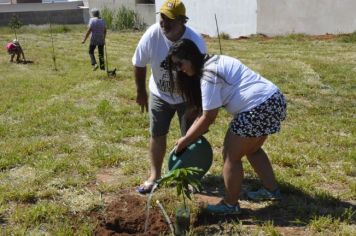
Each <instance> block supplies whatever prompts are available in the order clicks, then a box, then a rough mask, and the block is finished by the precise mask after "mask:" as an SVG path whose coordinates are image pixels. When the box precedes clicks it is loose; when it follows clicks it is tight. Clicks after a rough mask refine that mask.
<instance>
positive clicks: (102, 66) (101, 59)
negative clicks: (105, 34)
mask: <svg viewBox="0 0 356 236" xmlns="http://www.w3.org/2000/svg"><path fill="white" fill-rule="evenodd" d="M98 51H99V65H100V70H105V60H104V45H98Z"/></svg>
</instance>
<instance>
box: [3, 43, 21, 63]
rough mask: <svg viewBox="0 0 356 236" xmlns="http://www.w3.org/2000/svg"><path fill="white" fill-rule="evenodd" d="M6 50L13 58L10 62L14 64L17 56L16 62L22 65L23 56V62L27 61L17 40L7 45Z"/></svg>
mask: <svg viewBox="0 0 356 236" xmlns="http://www.w3.org/2000/svg"><path fill="white" fill-rule="evenodd" d="M6 49H7V53H8V54H9V55H10V56H11V57H10V62H14V57H15V55H16V62H17V63H20V62H21V60H20V59H21V56H22V60H23V62H25V61H26V59H25V54H24V53H23V50H22V47H21V45H20V43H19V41H18V40H17V39H14V40H12V42H9V43H8V44H6Z"/></svg>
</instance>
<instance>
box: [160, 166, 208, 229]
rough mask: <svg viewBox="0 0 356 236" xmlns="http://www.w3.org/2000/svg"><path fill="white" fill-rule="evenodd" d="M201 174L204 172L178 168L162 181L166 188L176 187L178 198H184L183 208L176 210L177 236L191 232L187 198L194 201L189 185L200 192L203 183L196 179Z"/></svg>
mask: <svg viewBox="0 0 356 236" xmlns="http://www.w3.org/2000/svg"><path fill="white" fill-rule="evenodd" d="M201 172H202V170H201V169H198V168H196V167H188V168H178V169H175V170H172V171H170V172H169V173H168V174H167V175H166V176H165V177H163V178H162V179H161V181H160V184H163V185H165V186H172V185H174V186H175V187H176V191H177V196H178V197H180V196H182V200H183V207H179V206H178V207H177V208H176V227H175V233H176V234H177V235H185V233H186V232H187V231H188V230H189V225H190V211H189V208H188V207H187V203H186V198H188V199H189V200H192V199H191V196H190V194H191V191H190V189H189V185H190V186H191V187H192V188H193V189H195V190H199V189H200V188H201V183H200V182H199V180H198V179H197V178H196V176H197V175H199V173H201Z"/></svg>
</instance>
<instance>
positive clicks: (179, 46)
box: [165, 39, 207, 113]
mask: <svg viewBox="0 0 356 236" xmlns="http://www.w3.org/2000/svg"><path fill="white" fill-rule="evenodd" d="M172 56H175V57H176V58H178V59H179V60H182V59H185V60H189V61H190V62H191V63H192V65H193V68H194V70H195V74H194V76H188V75H187V74H185V73H184V72H182V71H180V70H177V68H176V67H175V65H174V63H173V61H172ZM206 58H207V55H206V54H202V53H201V52H200V50H199V48H198V47H197V46H196V45H195V43H194V42H193V41H191V40H189V39H180V40H178V41H177V42H175V43H174V44H173V45H172V47H171V48H170V50H169V52H168V56H167V58H166V61H165V62H166V65H167V69H168V71H169V78H170V81H171V85H172V88H171V89H172V90H171V93H173V92H174V91H177V92H178V93H179V94H180V95H181V96H182V97H183V99H184V101H185V102H187V104H188V106H189V108H190V109H192V111H191V112H193V111H194V112H198V113H201V112H202V100H201V99H202V98H201V89H200V79H201V77H202V74H203V67H204V62H205V61H206Z"/></svg>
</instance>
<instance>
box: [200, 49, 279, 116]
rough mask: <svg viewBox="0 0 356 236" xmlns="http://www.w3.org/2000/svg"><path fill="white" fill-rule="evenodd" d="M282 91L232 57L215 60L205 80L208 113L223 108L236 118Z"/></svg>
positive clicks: (204, 99) (206, 66) (204, 100)
mask: <svg viewBox="0 0 356 236" xmlns="http://www.w3.org/2000/svg"><path fill="white" fill-rule="evenodd" d="M277 91H278V88H277V86H275V85H274V84H273V83H272V82H270V81H269V80H267V79H265V78H263V77H262V76H261V75H259V74H257V73H256V72H254V71H252V70H251V69H250V68H248V67H247V66H245V65H244V64H242V63H241V62H240V61H239V60H237V59H235V58H232V57H229V56H217V55H216V56H213V57H211V58H210V59H209V60H208V61H207V62H206V63H205V64H204V72H203V77H202V79H201V92H202V106H203V110H204V111H209V110H212V109H215V108H219V107H222V106H223V107H225V109H226V110H227V111H228V112H229V113H231V114H233V115H235V114H237V113H241V112H244V111H248V110H250V109H252V108H254V107H256V106H258V105H260V104H261V103H263V102H264V101H266V100H267V99H268V98H270V97H271V96H272V95H273V94H274V93H275V92H277Z"/></svg>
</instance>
